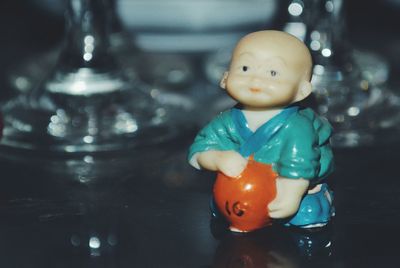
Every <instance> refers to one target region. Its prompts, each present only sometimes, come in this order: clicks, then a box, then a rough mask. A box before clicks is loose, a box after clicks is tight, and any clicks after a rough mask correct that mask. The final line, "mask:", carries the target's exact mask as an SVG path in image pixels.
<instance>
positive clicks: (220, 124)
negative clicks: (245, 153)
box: [188, 110, 240, 169]
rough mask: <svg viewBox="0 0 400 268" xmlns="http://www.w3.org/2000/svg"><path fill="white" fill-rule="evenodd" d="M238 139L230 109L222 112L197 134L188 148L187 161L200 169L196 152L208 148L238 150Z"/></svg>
mask: <svg viewBox="0 0 400 268" xmlns="http://www.w3.org/2000/svg"><path fill="white" fill-rule="evenodd" d="M239 139H240V137H239V134H238V133H237V130H236V129H235V127H234V125H233V122H232V118H231V113H230V110H229V111H226V112H223V113H221V114H220V115H218V116H217V117H216V118H214V119H213V120H212V121H211V122H210V123H209V124H208V125H206V126H205V127H204V128H203V129H202V130H201V131H200V132H199V133H198V134H197V136H196V137H195V139H194V142H193V144H192V145H191V147H190V149H189V155H188V160H189V163H190V164H191V165H192V166H194V167H195V168H197V169H200V166H199V164H198V162H197V159H196V154H197V153H200V152H205V151H210V150H218V151H228V150H238V148H239V143H240V140H239Z"/></svg>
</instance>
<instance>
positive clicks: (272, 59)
mask: <svg viewBox="0 0 400 268" xmlns="http://www.w3.org/2000/svg"><path fill="white" fill-rule="evenodd" d="M267 61H268V62H271V63H275V62H277V63H279V64H283V65H284V66H287V63H286V61H285V59H284V58H282V57H279V56H276V57H273V58H270V59H268V60H267Z"/></svg>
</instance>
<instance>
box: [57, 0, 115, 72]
mask: <svg viewBox="0 0 400 268" xmlns="http://www.w3.org/2000/svg"><path fill="white" fill-rule="evenodd" d="M67 4H68V6H67V12H66V14H65V15H66V42H65V46H64V49H63V50H62V53H61V55H60V60H59V61H61V62H62V63H63V67H67V68H68V67H69V68H71V69H78V68H84V67H87V68H96V69H102V68H110V65H112V64H115V63H114V60H113V59H112V57H111V56H110V54H109V44H110V41H109V36H110V30H111V29H110V28H111V19H112V17H111V14H110V12H109V10H110V8H109V6H110V5H111V1H110V0H68V1H67Z"/></svg>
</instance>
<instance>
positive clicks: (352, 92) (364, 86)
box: [312, 52, 400, 147]
mask: <svg viewBox="0 0 400 268" xmlns="http://www.w3.org/2000/svg"><path fill="white" fill-rule="evenodd" d="M357 53H359V52H357ZM355 55H356V56H355ZM363 55H364V56H366V55H369V54H354V55H352V57H358V60H357V61H350V63H351V64H348V66H347V67H348V68H346V66H342V68H340V67H335V66H331V65H327V66H321V65H316V66H315V68H314V74H313V81H312V83H313V87H314V93H315V97H316V103H317V107H316V108H317V110H318V112H319V113H320V114H322V115H324V116H325V117H326V118H327V119H328V120H329V121H330V122H331V124H332V126H333V129H334V134H333V137H332V144H333V146H335V147H357V146H369V145H375V144H385V143H388V142H393V141H396V140H399V139H398V138H396V137H398V135H392V133H399V131H398V129H397V126H398V125H399V123H400V113H399V112H400V98H399V97H398V96H396V94H394V92H392V91H391V90H389V89H388V88H387V87H386V83H385V81H386V80H387V75H388V72H389V69H388V68H385V70H383V71H382V72H380V71H379V70H377V69H376V68H375V69H373V68H372V67H371V65H368V64H367V61H368V59H369V58H371V57H372V56H371V55H369V56H371V57H369V56H368V57H364V56H363ZM361 59H363V62H364V66H358V65H359V64H360V61H361ZM382 64H383V65H384V63H382ZM383 65H382V66H383Z"/></svg>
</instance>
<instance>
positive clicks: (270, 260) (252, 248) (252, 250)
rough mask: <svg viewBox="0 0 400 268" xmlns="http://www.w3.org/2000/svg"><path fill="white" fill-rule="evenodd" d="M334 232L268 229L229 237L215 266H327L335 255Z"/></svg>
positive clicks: (223, 244) (219, 247) (256, 267)
mask: <svg viewBox="0 0 400 268" xmlns="http://www.w3.org/2000/svg"><path fill="white" fill-rule="evenodd" d="M331 236H332V232H331V230H329V228H324V229H321V230H317V231H314V232H310V231H308V230H307V231H303V230H302V229H294V228H293V229H289V230H283V228H268V229H264V230H260V231H258V232H254V233H249V234H247V235H237V234H232V233H231V234H226V235H225V236H224V237H222V239H221V242H220V243H219V245H218V247H217V250H216V252H215V255H214V263H213V266H212V267H215V268H222V267H224V268H225V267H246V268H266V267H285V268H289V267H292V268H295V267H325V266H326V265H322V264H324V263H329V261H330V256H331V254H332V242H331V241H332V238H331Z"/></svg>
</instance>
